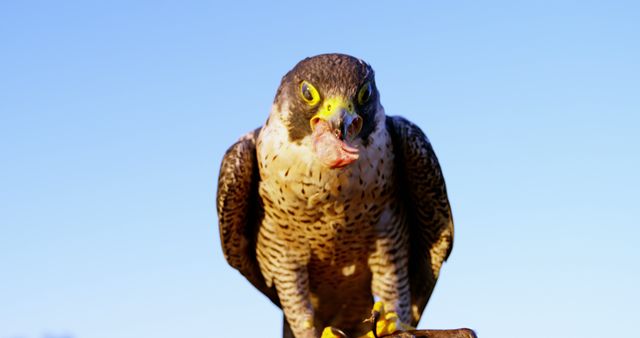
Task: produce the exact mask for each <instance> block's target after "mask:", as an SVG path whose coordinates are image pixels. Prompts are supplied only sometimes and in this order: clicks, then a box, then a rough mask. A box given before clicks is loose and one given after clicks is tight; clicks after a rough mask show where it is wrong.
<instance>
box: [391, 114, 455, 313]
mask: <svg viewBox="0 0 640 338" xmlns="http://www.w3.org/2000/svg"><path fill="white" fill-rule="evenodd" d="M386 122H387V130H388V131H389V133H390V135H391V138H392V139H393V147H394V154H395V170H396V172H395V177H396V178H397V181H396V184H398V185H399V186H400V193H401V196H402V198H403V199H404V200H403V202H404V204H405V205H406V206H407V211H408V221H409V232H410V238H411V239H410V245H411V248H410V256H409V278H410V285H411V305H412V311H411V315H412V325H413V326H416V325H417V324H418V321H419V320H420V316H421V315H422V311H423V310H424V308H425V306H426V305H427V302H428V301H429V297H430V296H431V292H432V291H433V288H434V286H435V284H436V280H437V279H438V274H439V272H440V266H441V265H442V262H443V261H445V260H446V259H447V257H449V253H450V252H451V248H452V247H453V218H452V216H451V208H450V206H449V199H448V198H447V188H446V186H445V183H444V177H443V176H442V171H441V170H440V164H438V158H437V157H436V154H435V153H434V151H433V148H432V147H431V143H430V142H429V139H428V138H427V137H426V136H425V134H424V133H423V132H422V130H420V128H418V127H417V126H416V125H414V124H413V123H411V122H409V121H407V120H406V119H404V118H402V117H399V116H394V117H387V121H386Z"/></svg>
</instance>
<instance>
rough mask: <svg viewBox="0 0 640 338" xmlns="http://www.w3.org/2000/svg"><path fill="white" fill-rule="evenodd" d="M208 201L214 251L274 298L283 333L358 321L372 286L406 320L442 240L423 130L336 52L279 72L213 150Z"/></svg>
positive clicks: (437, 192)
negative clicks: (261, 120)
mask: <svg viewBox="0 0 640 338" xmlns="http://www.w3.org/2000/svg"><path fill="white" fill-rule="evenodd" d="M217 211H218V217H219V226H220V238H221V242H222V250H223V253H224V256H225V258H226V260H227V262H228V263H229V264H230V265H231V266H232V267H234V268H235V269H237V270H239V271H240V273H242V275H244V276H245V277H246V278H247V279H248V280H249V281H250V282H251V283H252V284H253V286H255V287H256V288H257V289H258V290H260V291H261V292H262V293H264V294H265V295H266V296H267V297H268V298H269V299H270V300H271V301H272V302H273V303H274V304H276V305H277V306H278V307H280V308H281V309H282V310H283V312H284V323H283V334H284V336H285V337H297V338H303V337H305V338H306V337H318V336H319V333H320V332H321V330H322V328H323V327H327V326H332V327H337V328H339V329H342V330H343V331H344V332H346V333H347V334H348V335H349V336H354V337H355V336H359V335H361V334H363V333H366V332H367V331H368V328H369V326H368V325H367V324H364V323H363V319H364V318H367V317H368V316H369V315H370V311H371V307H372V306H373V303H374V297H376V298H377V299H379V300H381V301H382V302H383V303H384V304H385V305H386V306H387V307H389V308H390V309H392V310H393V311H395V312H396V313H397V315H398V317H399V318H400V319H401V320H402V322H404V323H408V324H411V325H413V326H415V325H417V323H418V321H419V320H420V316H421V315H422V312H423V310H424V308H425V306H426V304H427V301H428V300H429V297H430V296H431V293H432V291H433V288H434V286H435V283H436V280H437V278H438V274H439V272H440V267H441V265H442V262H443V261H445V260H446V259H447V257H448V256H449V253H450V252H451V248H452V245H453V220H452V215H451V208H450V206H449V201H448V198H447V191H446V187H445V182H444V178H443V176H442V171H441V169H440V165H439V163H438V159H437V158H436V155H435V153H434V151H433V148H432V147H431V144H430V142H429V140H428V139H427V137H426V136H425V134H424V133H423V132H422V131H421V130H420V128H419V127H417V126H416V125H414V124H413V123H411V122H409V121H407V120H406V119H404V118H402V117H399V116H387V115H385V111H384V109H383V107H382V105H381V104H380V93H379V91H378V89H377V87H376V82H375V78H374V72H373V69H372V68H371V66H370V65H369V64H367V63H366V62H364V61H363V60H360V59H357V58H355V57H352V56H348V55H343V54H323V55H318V56H314V57H310V58H306V59H304V60H302V61H300V62H299V63H298V64H297V65H296V66H295V67H294V68H293V69H292V70H291V71H289V72H288V73H287V74H286V75H285V76H284V77H283V78H282V81H281V83H280V87H279V88H278V91H277V93H276V95H275V100H274V102H273V105H272V108H271V112H270V114H269V117H268V119H267V121H266V122H265V124H264V125H263V126H262V127H260V128H258V129H255V130H254V131H252V132H250V133H248V134H246V135H244V136H243V137H241V138H240V139H239V140H238V141H237V142H236V143H235V144H233V145H232V146H231V147H230V148H229V150H228V151H227V152H226V154H225V155H224V158H223V160H222V164H221V167H220V175H219V179H218V193H217Z"/></svg>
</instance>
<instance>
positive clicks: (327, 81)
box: [274, 54, 379, 168]
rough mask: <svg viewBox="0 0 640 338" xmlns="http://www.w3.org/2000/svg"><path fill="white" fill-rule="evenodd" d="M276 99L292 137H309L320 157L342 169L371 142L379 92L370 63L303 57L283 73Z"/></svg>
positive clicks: (344, 58) (345, 58) (327, 56)
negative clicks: (370, 136)
mask: <svg viewBox="0 0 640 338" xmlns="http://www.w3.org/2000/svg"><path fill="white" fill-rule="evenodd" d="M274 103H275V105H276V106H277V107H278V109H279V110H280V111H281V112H282V115H281V119H283V122H284V124H285V126H286V127H287V131H288V136H289V141H291V142H298V143H301V142H302V140H304V139H305V138H310V141H311V142H310V143H309V144H310V147H311V150H312V151H313V152H314V154H315V155H316V157H317V158H318V160H320V162H322V163H323V164H324V165H326V166H327V167H329V168H342V167H345V166H347V165H349V164H351V163H353V162H354V161H356V160H357V159H358V153H359V149H358V146H362V145H365V146H366V145H367V144H368V140H367V139H368V137H369V135H370V134H371V132H372V131H373V130H374V128H375V115H376V113H377V111H378V109H377V108H378V106H379V95H378V90H377V89H376V84H375V79H374V72H373V69H372V68H371V66H369V65H368V64H367V63H366V62H364V61H362V60H360V59H357V58H354V57H352V56H349V55H344V54H322V55H318V56H314V57H310V58H306V59H304V60H302V61H300V62H299V63H298V64H297V65H296V66H295V67H294V68H293V69H292V70H291V71H289V72H288V73H287V74H286V75H285V76H284V77H283V78H282V82H281V83H280V87H279V88H278V92H277V94H276V98H275V102H274ZM358 141H360V142H358Z"/></svg>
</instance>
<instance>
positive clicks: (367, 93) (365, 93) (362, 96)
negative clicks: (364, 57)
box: [358, 82, 372, 105]
mask: <svg viewBox="0 0 640 338" xmlns="http://www.w3.org/2000/svg"><path fill="white" fill-rule="evenodd" d="M371 91H372V90H371V82H367V83H365V84H364V85H362V87H360V90H359V91H358V104H360V105H363V104H365V103H367V102H369V99H371Z"/></svg>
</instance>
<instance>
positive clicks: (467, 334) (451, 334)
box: [380, 329, 478, 338]
mask: <svg viewBox="0 0 640 338" xmlns="http://www.w3.org/2000/svg"><path fill="white" fill-rule="evenodd" d="M382 337H384V338H478V337H477V336H476V333H475V332H473V330H470V329H457V330H411V331H404V332H398V333H394V334H390V335H386V336H381V337H380V338H382Z"/></svg>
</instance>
